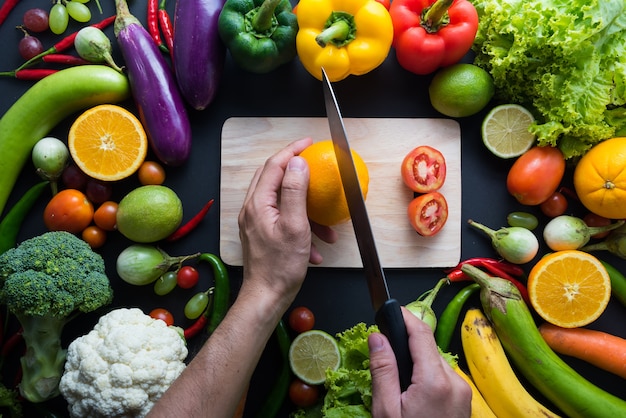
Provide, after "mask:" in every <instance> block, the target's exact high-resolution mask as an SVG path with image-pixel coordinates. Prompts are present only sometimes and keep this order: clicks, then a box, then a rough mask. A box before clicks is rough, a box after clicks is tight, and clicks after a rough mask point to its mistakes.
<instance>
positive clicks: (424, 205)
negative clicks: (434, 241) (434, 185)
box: [408, 192, 448, 237]
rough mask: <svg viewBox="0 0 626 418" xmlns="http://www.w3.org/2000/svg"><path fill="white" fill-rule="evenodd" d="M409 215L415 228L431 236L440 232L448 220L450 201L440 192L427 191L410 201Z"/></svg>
mask: <svg viewBox="0 0 626 418" xmlns="http://www.w3.org/2000/svg"><path fill="white" fill-rule="evenodd" d="M408 215H409V221H410V222H411V226H412V227H413V229H415V230H416V231H417V233H418V234H420V235H423V236H425V237H429V236H432V235H435V234H436V233H438V232H439V231H440V230H441V228H443V226H444V225H445V223H446V221H447V220H448V202H447V201H446V198H445V197H444V196H443V195H442V194H441V193H439V192H430V193H426V194H423V195H421V196H418V197H416V198H415V199H413V200H412V201H411V203H409V208H408Z"/></svg>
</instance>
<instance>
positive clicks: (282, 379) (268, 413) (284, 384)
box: [257, 319, 291, 418]
mask: <svg viewBox="0 0 626 418" xmlns="http://www.w3.org/2000/svg"><path fill="white" fill-rule="evenodd" d="M274 334H275V335H276V338H277V340H278V348H279V349H280V354H281V359H282V363H281V368H280V374H279V375H278V378H277V379H276V382H275V383H274V386H273V387H272V390H271V391H270V393H269V394H268V396H267V397H266V398H265V402H264V403H263V405H262V407H261V409H260V410H259V413H258V414H257V418H273V417H275V416H276V415H277V414H278V411H279V410H280V407H281V406H282V405H283V403H284V402H285V398H286V397H287V392H288V391H289V383H290V381H291V368H290V366H289V347H290V346H291V338H290V337H289V332H288V331H287V326H286V325H285V322H284V321H283V320H282V319H281V320H280V322H279V323H278V325H277V326H276V330H275V331H274Z"/></svg>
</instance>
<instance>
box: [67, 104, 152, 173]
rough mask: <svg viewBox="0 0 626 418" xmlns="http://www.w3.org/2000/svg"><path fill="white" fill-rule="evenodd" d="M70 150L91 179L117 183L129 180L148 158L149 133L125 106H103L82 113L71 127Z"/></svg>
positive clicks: (75, 160) (76, 161)
mask: <svg viewBox="0 0 626 418" xmlns="http://www.w3.org/2000/svg"><path fill="white" fill-rule="evenodd" d="M67 142H68V148H69V149H70V154H71V155H72V158H73V159H74V162H75V163H76V165H77V166H78V167H79V168H80V169H81V170H83V172H84V173H85V174H87V175H88V176H90V177H92V178H94V179H98V180H103V181H115V180H121V179H124V178H126V177H129V176H130V175H131V174H133V173H134V172H135V171H137V169H138V168H139V166H140V165H141V163H142V162H143V161H144V159H145V158H146V153H147V152H148V139H147V137H146V131H145V130H144V128H143V126H142V125H141V122H140V121H139V119H137V117H136V116H135V115H133V114H132V113H131V112H129V111H128V110H126V109H124V108H123V107H120V106H117V105H111V104H104V105H99V106H95V107H92V108H90V109H88V110H86V111H85V112H84V113H82V114H81V115H80V116H79V117H78V118H77V119H76V120H75V121H74V123H73V124H72V126H71V127H70V131H69V134H68V139H67Z"/></svg>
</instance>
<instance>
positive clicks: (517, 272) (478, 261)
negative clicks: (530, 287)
mask: <svg viewBox="0 0 626 418" xmlns="http://www.w3.org/2000/svg"><path fill="white" fill-rule="evenodd" d="M463 264H471V265H472V266H475V267H480V266H484V265H485V264H490V265H496V266H497V267H499V269H500V270H502V271H504V272H506V273H509V274H511V275H513V276H515V277H521V276H523V275H524V269H523V268H521V267H520V266H518V265H517V264H513V263H509V262H507V261H503V260H496V259H495V258H489V257H473V258H468V259H467V260H463V261H461V262H460V263H459V264H457V265H456V267H454V268H453V269H451V270H458V269H460V268H461V266H463Z"/></svg>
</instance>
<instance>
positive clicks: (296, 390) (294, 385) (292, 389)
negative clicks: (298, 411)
mask: <svg viewBox="0 0 626 418" xmlns="http://www.w3.org/2000/svg"><path fill="white" fill-rule="evenodd" d="M318 398H319V388H318V387H317V386H311V385H309V384H308V383H304V382H303V381H302V380H300V379H298V378H295V379H294V380H293V381H292V382H291V384H290V385H289V399H291V402H293V403H294V405H296V406H299V407H300V408H306V407H309V406H313V405H315V403H316V402H317V400H318Z"/></svg>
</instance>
